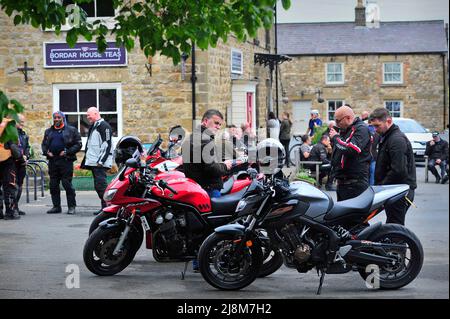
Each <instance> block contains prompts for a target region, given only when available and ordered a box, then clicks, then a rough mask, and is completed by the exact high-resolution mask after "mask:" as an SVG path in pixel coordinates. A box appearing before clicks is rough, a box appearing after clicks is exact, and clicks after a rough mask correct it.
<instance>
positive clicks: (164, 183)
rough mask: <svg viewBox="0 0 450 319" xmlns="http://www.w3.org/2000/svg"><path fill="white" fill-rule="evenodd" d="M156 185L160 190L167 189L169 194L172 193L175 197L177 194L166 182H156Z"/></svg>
mask: <svg viewBox="0 0 450 319" xmlns="http://www.w3.org/2000/svg"><path fill="white" fill-rule="evenodd" d="M158 185H159V186H160V187H161V188H167V189H168V190H169V191H171V192H172V193H174V194H175V195H177V194H178V192H177V191H176V190H174V189H173V188H172V187H170V186H169V185H167V182H166V181H163V180H160V181H159V182H158Z"/></svg>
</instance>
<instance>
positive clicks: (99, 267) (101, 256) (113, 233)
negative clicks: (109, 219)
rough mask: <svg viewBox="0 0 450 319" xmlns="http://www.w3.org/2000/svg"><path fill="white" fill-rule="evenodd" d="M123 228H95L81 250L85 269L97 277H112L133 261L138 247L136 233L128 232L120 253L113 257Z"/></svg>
mask: <svg viewBox="0 0 450 319" xmlns="http://www.w3.org/2000/svg"><path fill="white" fill-rule="evenodd" d="M123 230H124V227H122V226H118V227H112V228H97V229H96V230H95V231H94V232H93V233H92V234H91V235H90V236H89V238H88V239H87V241H86V244H85V245H84V249H83V260H84V263H85V265H86V267H87V268H88V269H89V270H90V271H91V272H92V273H94V274H96V275H98V276H112V275H115V274H117V273H119V272H121V271H122V270H124V269H125V268H126V267H127V266H128V265H129V264H130V263H131V262H132V261H133V259H134V256H135V255H136V252H137V250H136V249H135V247H136V246H139V245H140V244H139V243H138V241H139V236H138V234H137V232H136V231H130V232H129V233H128V236H127V238H126V239H125V241H124V243H123V245H122V249H121V251H120V252H119V253H118V254H117V255H113V251H114V249H115V248H116V245H117V243H118V241H119V238H120V235H121V234H122V232H123Z"/></svg>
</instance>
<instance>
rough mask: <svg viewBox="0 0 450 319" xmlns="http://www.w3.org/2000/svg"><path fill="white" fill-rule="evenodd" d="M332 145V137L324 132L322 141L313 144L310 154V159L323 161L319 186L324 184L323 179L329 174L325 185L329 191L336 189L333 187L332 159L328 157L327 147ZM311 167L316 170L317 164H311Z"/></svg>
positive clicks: (320, 168)
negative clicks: (331, 175)
mask: <svg viewBox="0 0 450 319" xmlns="http://www.w3.org/2000/svg"><path fill="white" fill-rule="evenodd" d="M329 145H330V137H329V136H328V135H326V134H323V135H322V136H321V138H320V142H319V143H317V144H316V145H314V146H313V148H312V149H311V153H310V154H309V158H308V160H309V161H313V162H315V161H317V162H322V165H320V167H319V171H320V173H319V184H320V185H319V186H322V179H323V178H324V177H325V176H328V178H327V183H326V185H325V189H326V190H327V191H330V190H334V189H333V187H332V184H333V180H332V179H331V177H330V173H331V165H330V160H329V159H328V151H327V147H328V146H329ZM309 168H310V169H311V170H313V171H315V170H316V165H310V166H309Z"/></svg>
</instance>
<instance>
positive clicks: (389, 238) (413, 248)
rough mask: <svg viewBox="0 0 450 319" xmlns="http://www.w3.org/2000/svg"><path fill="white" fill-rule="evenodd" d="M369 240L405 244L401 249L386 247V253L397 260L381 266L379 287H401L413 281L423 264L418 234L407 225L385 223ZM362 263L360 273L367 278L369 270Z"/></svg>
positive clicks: (388, 288) (387, 288)
mask: <svg viewBox="0 0 450 319" xmlns="http://www.w3.org/2000/svg"><path fill="white" fill-rule="evenodd" d="M369 240H371V241H373V242H380V243H386V244H397V245H403V246H404V248H401V249H390V250H387V249H385V254H386V255H387V256H389V257H392V258H394V259H395V260H396V262H395V264H393V265H386V266H383V267H379V271H377V272H378V274H377V276H378V279H379V288H381V289H386V290H390V289H399V288H401V287H404V286H406V285H408V284H409V283H410V282H411V281H413V280H414V279H415V278H416V277H417V275H418V274H419V272H420V270H421V269H422V265H423V258H424V254H423V248H422V244H421V243H420V240H419V239H418V238H417V236H416V235H415V234H414V233H413V232H411V231H410V230H408V229H407V228H406V227H404V226H401V225H397V224H385V225H383V226H382V227H381V228H380V229H379V230H378V231H377V232H375V233H374V234H373V235H372V236H370V238H369ZM367 252H368V253H374V252H373V251H367ZM365 266H367V265H362V267H361V265H360V269H359V274H360V275H361V277H362V278H363V279H364V280H366V279H367V277H368V275H369V274H368V272H366V269H365Z"/></svg>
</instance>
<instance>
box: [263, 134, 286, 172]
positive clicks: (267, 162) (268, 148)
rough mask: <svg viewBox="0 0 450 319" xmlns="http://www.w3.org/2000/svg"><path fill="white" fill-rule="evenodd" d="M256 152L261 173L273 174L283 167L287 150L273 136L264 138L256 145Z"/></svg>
mask: <svg viewBox="0 0 450 319" xmlns="http://www.w3.org/2000/svg"><path fill="white" fill-rule="evenodd" d="M256 152H257V153H256V156H257V162H258V164H259V168H260V172H261V173H263V174H266V175H273V174H276V173H278V172H279V171H280V170H281V169H282V168H283V165H284V161H285V159H286V151H285V149H284V146H283V144H281V143H280V142H279V141H278V140H276V139H273V138H267V139H265V140H262V141H261V142H259V143H258V145H257V146H256Z"/></svg>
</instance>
